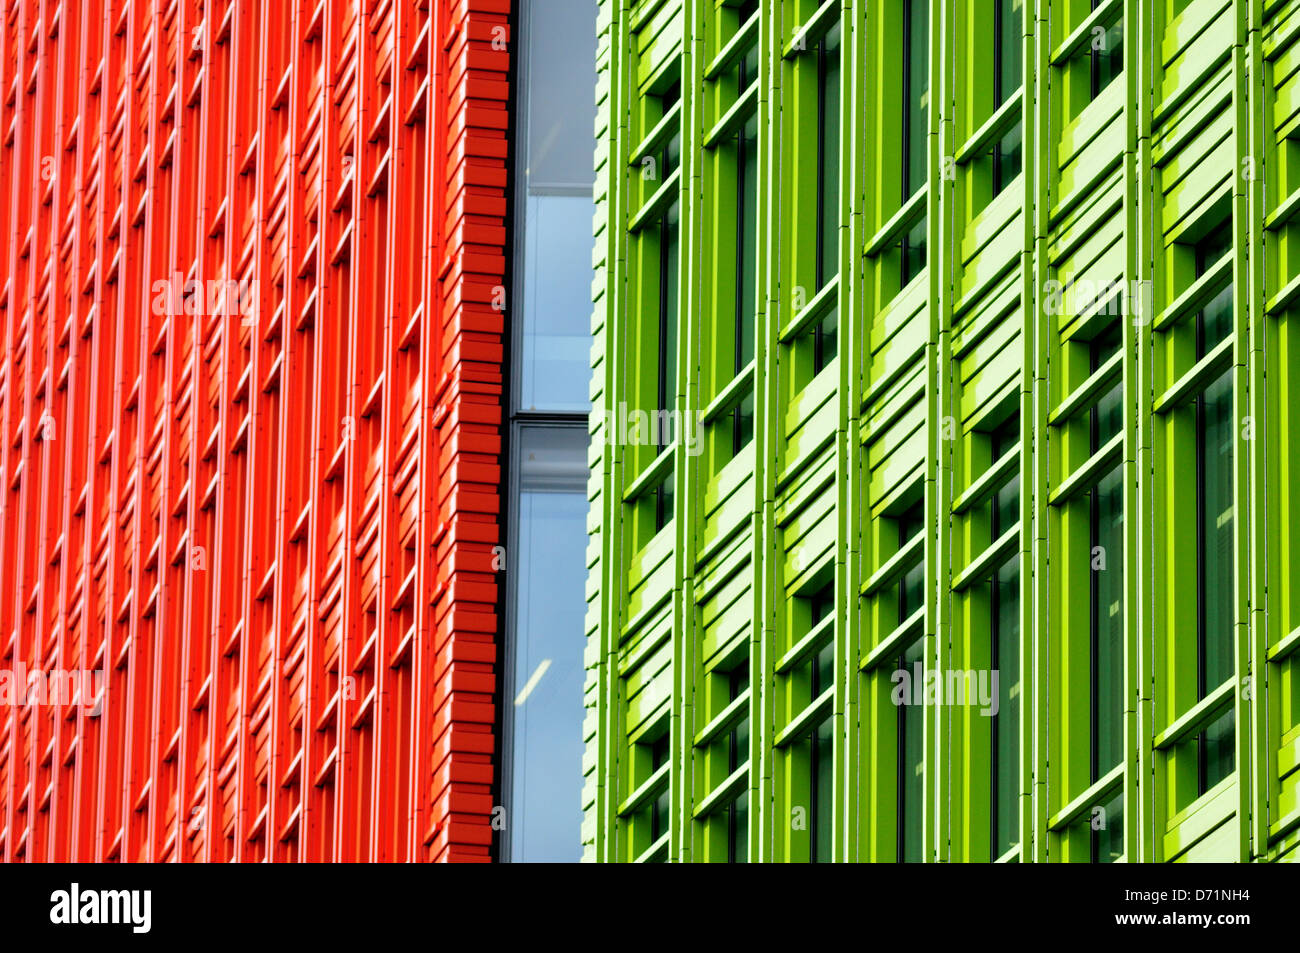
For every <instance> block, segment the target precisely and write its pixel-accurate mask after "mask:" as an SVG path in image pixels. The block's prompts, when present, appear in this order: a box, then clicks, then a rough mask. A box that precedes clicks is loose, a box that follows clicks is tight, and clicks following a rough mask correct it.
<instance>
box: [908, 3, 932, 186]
mask: <svg viewBox="0 0 1300 953" xmlns="http://www.w3.org/2000/svg"><path fill="white" fill-rule="evenodd" d="M929 20H930V5H929V3H928V0H903V75H902V77H901V79H902V81H903V138H902V144H903V154H902V161H903V202H904V204H906V202H907V200H908V199H910V198H911V197H912V195H913V194H914V193H915V192H916V190H917V189H919V188H921V187H922V186H923V185H925V177H926V164H927V163H926V148H925V140H926V134H927V132H928V130H929V113H928V104H929V92H930V51H929V49H928V45H929V42H930V23H929Z"/></svg>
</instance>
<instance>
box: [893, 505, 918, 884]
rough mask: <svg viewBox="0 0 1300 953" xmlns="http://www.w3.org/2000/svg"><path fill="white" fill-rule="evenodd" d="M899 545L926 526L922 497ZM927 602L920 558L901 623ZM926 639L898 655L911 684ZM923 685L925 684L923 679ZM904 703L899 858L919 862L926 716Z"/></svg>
mask: <svg viewBox="0 0 1300 953" xmlns="http://www.w3.org/2000/svg"><path fill="white" fill-rule="evenodd" d="M897 525H898V548H899V550H900V551H901V550H902V549H903V547H904V546H907V545H908V544H910V543H911V542H912V541H913V540H914V539H915V538H916V537H917V536H918V535H919V534H920V533H921V532H923V530H924V528H925V501H924V500H918V501H917V502H916V503H914V504H913V505H912V506H910V507H908V509H906V510H905V511H903V512H902V513H901V514H899V516H898V518H897ZM924 604H925V560H924V559H920V560H918V561H917V562H916V563H915V564H913V565H912V566H910V567H909V568H908V569H907V570H905V571H904V572H903V573H902V574H901V575H900V576H899V579H898V623H899V625H902V624H903V623H904V622H905V621H907V619H908V618H910V617H911V615H912V614H913V613H914V612H916V611H917V610H918V609H920V608H921V607H922V606H923V605H924ZM922 644H923V643H922V641H921V640H920V639H917V640H916V641H915V642H914V643H913V644H912V645H911V646H909V647H908V648H906V649H905V650H904V651H903V652H902V653H901V654H900V655H899V657H898V659H897V661H896V663H895V669H896V670H898V671H907V672H909V673H912V674H913V680H912V682H911V684H913V685H915V684H917V682H916V680H915V677H916V673H915V672H914V670H913V666H914V665H917V664H919V663H920V662H921V658H922V656H921V647H922ZM921 684H924V682H922V683H921ZM910 700H911V699H906V698H905V699H904V704H902V705H899V706H898V709H897V716H898V725H897V732H898V737H897V749H898V750H897V752H896V755H897V759H898V767H897V774H898V777H897V786H898V792H897V797H898V830H897V834H896V838H897V848H896V849H897V859H898V861H899V862H900V863H901V862H908V863H918V862H920V861H921V860H922V857H921V849H922V847H921V823H922V821H921V818H922V812H921V802H922V799H923V798H924V796H925V790H924V785H923V780H924V779H923V775H922V773H921V771H922V758H923V756H924V752H925V735H924V730H925V729H924V715H923V710H922V707H921V706H919V705H913V704H907V702H909V701H910Z"/></svg>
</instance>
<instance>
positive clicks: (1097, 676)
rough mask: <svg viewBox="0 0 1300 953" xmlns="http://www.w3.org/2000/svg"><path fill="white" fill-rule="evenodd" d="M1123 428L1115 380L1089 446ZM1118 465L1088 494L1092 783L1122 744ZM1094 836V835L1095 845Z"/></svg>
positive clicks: (1107, 346) (1106, 352) (1116, 334)
mask: <svg viewBox="0 0 1300 953" xmlns="http://www.w3.org/2000/svg"><path fill="white" fill-rule="evenodd" d="M1119 347H1120V327H1119V325H1118V324H1113V325H1111V326H1110V328H1108V329H1107V330H1106V331H1104V332H1103V333H1101V334H1099V335H1097V337H1096V338H1094V339H1093V340H1092V342H1091V343H1090V345H1089V358H1090V365H1091V369H1092V370H1093V371H1094V372H1095V371H1097V370H1098V369H1099V368H1101V366H1102V365H1103V364H1105V363H1106V361H1108V360H1110V358H1111V357H1112V356H1113V355H1114V354H1115V353H1117V352H1118V351H1119ZM1122 425H1123V382H1122V380H1116V381H1115V383H1114V384H1113V385H1111V387H1109V388H1108V389H1107V390H1106V392H1105V393H1104V394H1103V395H1102V396H1101V397H1100V398H1098V400H1097V402H1096V403H1095V404H1094V405H1093V406H1092V408H1091V409H1090V410H1089V412H1088V429H1089V445H1090V447H1091V451H1092V453H1097V452H1098V451H1099V450H1101V448H1102V447H1103V446H1105V445H1106V444H1107V443H1108V442H1110V440H1111V439H1113V437H1114V436H1115V435H1116V434H1118V433H1119V432H1120V429H1121V427H1122ZM1121 472H1122V471H1121V467H1120V466H1119V465H1116V466H1115V467H1113V468H1112V469H1111V470H1110V471H1108V472H1107V473H1106V474H1105V475H1104V476H1103V477H1102V478H1101V479H1100V480H1098V481H1097V484H1096V486H1094V487H1093V488H1092V489H1091V490H1090V491H1089V493H1088V526H1089V630H1090V653H1089V655H1090V658H1091V663H1090V666H1089V684H1090V690H1089V711H1090V717H1089V722H1090V736H1091V745H1090V752H1089V764H1090V773H1091V778H1092V780H1093V781H1094V782H1095V781H1099V780H1100V779H1101V778H1102V777H1103V776H1104V775H1105V774H1106V773H1107V772H1108V771H1110V770H1111V769H1112V768H1114V767H1115V765H1117V764H1119V761H1120V758H1121V752H1122V746H1123V742H1124V730H1123V729H1124V721H1123V717H1124V705H1123V691H1124V613H1123V607H1124V576H1123V569H1124V493H1123V481H1122V479H1121ZM1097 837H1098V832H1097V831H1094V832H1093V838H1094V840H1096V839H1097Z"/></svg>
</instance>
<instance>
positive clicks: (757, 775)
mask: <svg viewBox="0 0 1300 953" xmlns="http://www.w3.org/2000/svg"><path fill="white" fill-rule="evenodd" d="M759 7H760V9H759V11H758V16H759V23H758V34H759V35H758V40H757V41H756V42H757V44H758V110H757V116H758V122H757V130H756V134H757V136H758V140H759V144H758V149H757V152H758V165H757V168H756V169H755V170H754V172H755V175H757V176H758V181H759V182H760V183H766V182H767V181H768V180H769V179H770V178H772V176H771V174H770V161H771V159H770V155H769V151H768V147H767V143H768V137H767V136H766V135H765V131H766V129H767V124H768V121H769V119H770V116H771V108H770V105H769V104H770V96H769V93H768V86H767V83H766V81H765V77H766V76H767V75H768V69H769V68H770V65H769V64H770V62H771V46H770V44H769V43H768V42H767V40H766V37H765V36H764V33H763V30H764V27H770V24H771V22H772V16H771V13H770V10H771V7H770V5H768V4H766V3H764V4H760V5H759ZM755 195H756V196H757V197H758V205H759V208H757V209H755V210H754V215H755V219H754V222H755V228H756V231H755V242H754V245H755V249H756V251H757V252H758V261H757V262H756V263H755V277H754V280H755V281H757V282H758V287H759V289H766V287H767V285H766V281H767V274H768V264H767V257H766V255H764V254H762V251H761V250H762V249H764V248H766V247H767V243H768V240H769V226H768V216H767V214H765V213H766V210H767V209H768V208H769V207H770V206H769V205H768V197H767V192H766V191H765V190H764V189H762V188H760V189H756V190H755ZM754 302H755V305H756V307H757V309H758V314H757V315H756V317H755V319H754V320H755V322H756V328H755V333H754V368H755V373H756V374H759V373H760V372H762V371H765V370H766V368H767V354H768V341H769V340H775V338H773V337H771V332H770V330H765V328H767V315H768V314H769V313H770V312H771V308H769V307H768V306H767V301H766V298H765V295H764V292H763V291H762V290H760V291H759V292H757V293H755V295H754ZM769 376H770V375H769V374H767V373H762V374H761V376H760V378H759V379H760V380H762V381H764V383H766V380H767V378H768V377H769ZM772 406H773V405H772V404H771V403H770V402H769V392H768V390H767V388H766V386H762V387H760V386H759V381H758V380H756V381H755V382H754V422H755V423H754V438H753V439H754V460H755V461H756V462H757V463H758V464H759V467H758V469H759V471H760V472H759V473H758V474H755V476H754V479H753V480H752V481H751V492H752V493H753V494H754V496H753V502H752V505H751V515H750V520H749V533H750V537H749V538H750V568H749V572H750V591H749V598H750V604H751V605H752V607H753V608H752V611H751V613H750V618H751V619H752V620H753V621H752V623H751V624H750V627H749V649H748V654H747V656H746V658H747V660H748V665H749V673H750V679H749V686H750V688H749V691H750V701H749V711H750V715H749V723H750V726H751V728H750V732H749V817H748V824H749V837H748V844H749V853H750V860H760V859H765V858H764V857H763V846H762V845H763V844H764V843H765V842H766V841H767V840H768V838H767V837H766V836H765V835H764V833H763V832H764V830H765V828H766V825H768V821H769V813H770V812H769V810H768V807H767V804H768V797H769V795H770V789H769V787H768V786H767V785H766V783H765V782H764V773H765V770H766V766H767V765H768V763H769V761H770V757H769V755H768V753H767V752H768V735H767V734H766V733H765V732H766V726H767V725H768V724H769V721H768V718H767V716H766V709H765V707H764V706H765V705H767V704H768V703H769V696H770V695H771V693H770V692H768V691H767V690H766V688H767V681H766V678H767V676H766V675H765V670H764V668H763V663H764V661H765V657H764V655H763V645H764V644H765V643H766V642H767V641H768V639H767V638H765V637H764V635H765V633H770V631H771V629H770V626H767V625H765V620H766V618H767V616H766V612H767V610H768V607H769V605H770V603H769V600H768V599H767V596H766V586H765V584H764V581H765V568H766V567H767V566H769V565H771V560H769V559H767V558H765V554H766V550H765V548H764V547H765V546H766V545H767V543H768V541H769V540H770V539H771V535H770V533H769V531H768V529H767V526H765V523H764V517H765V515H766V514H765V507H764V499H765V498H766V496H765V493H764V489H765V486H766V483H765V481H766V476H765V474H766V472H767V471H768V470H769V469H770V467H769V466H765V465H762V462H763V460H764V456H763V454H764V452H765V450H766V448H767V447H768V446H770V441H769V439H768V434H767V431H766V430H765V429H764V426H760V424H764V425H765V424H766V422H767V419H768V417H770V416H773V415H772V413H771V412H770V411H769V408H770V407H772Z"/></svg>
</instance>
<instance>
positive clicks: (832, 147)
mask: <svg viewBox="0 0 1300 953" xmlns="http://www.w3.org/2000/svg"><path fill="white" fill-rule="evenodd" d="M839 224H840V27H839V24H838V23H837V24H836V25H835V26H834V27H832V28H831V29H830V31H829V32H827V34H826V35H825V36H823V37H822V38H821V40H820V41H819V42H818V44H817V261H816V269H817V276H816V282H817V290H818V291H820V290H821V289H822V288H824V287H826V285H827V284H828V283H829V282H830V281H831V279H832V278H834V277H836V276H837V275H838V274H839V247H840V245H839ZM838 323H839V308H838V306H832V307H831V308H830V309H829V310H828V311H827V313H826V314H825V315H824V316H822V317H821V319H820V320H818V321H817V323H816V324H815V325H814V326H813V329H812V337H813V373H814V374H820V373H821V371H822V369H823V368H825V367H826V365H828V364H829V363H830V362H831V361H832V360H833V359H834V358H835V353H836V347H837V341H836V338H837V330H838Z"/></svg>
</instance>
